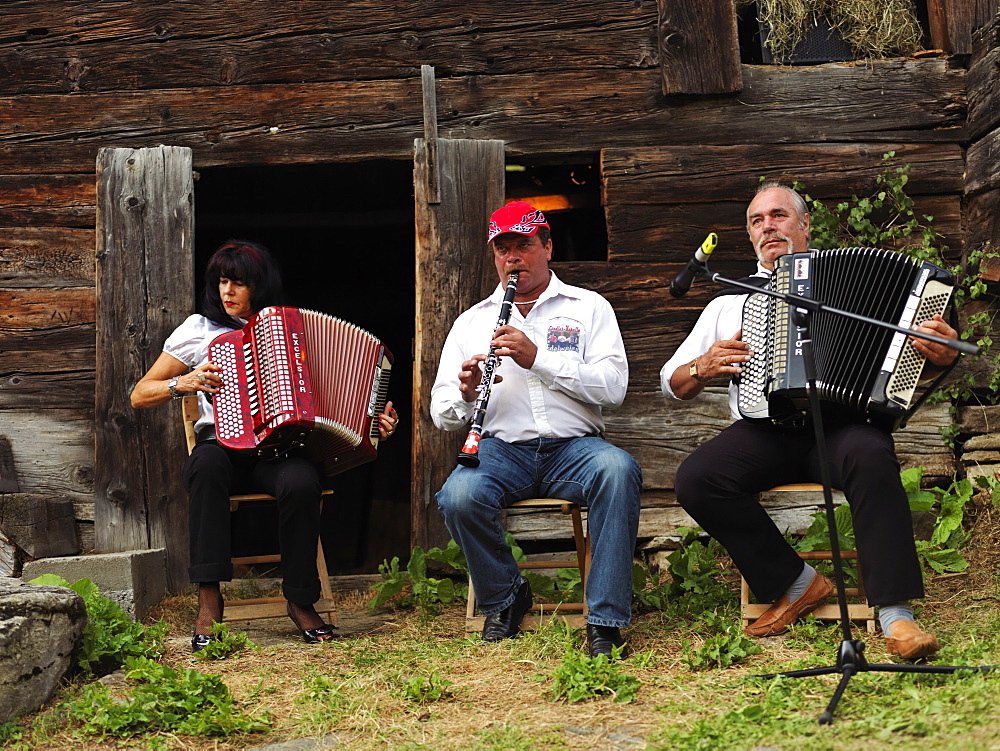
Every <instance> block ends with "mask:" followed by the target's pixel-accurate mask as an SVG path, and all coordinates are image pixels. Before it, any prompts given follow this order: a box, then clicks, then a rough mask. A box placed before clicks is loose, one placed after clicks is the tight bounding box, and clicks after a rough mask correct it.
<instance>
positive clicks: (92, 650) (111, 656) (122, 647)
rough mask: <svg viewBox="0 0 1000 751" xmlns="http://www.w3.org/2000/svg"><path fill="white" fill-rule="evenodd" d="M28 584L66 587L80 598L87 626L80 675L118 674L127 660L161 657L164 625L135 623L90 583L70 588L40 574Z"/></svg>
mask: <svg viewBox="0 0 1000 751" xmlns="http://www.w3.org/2000/svg"><path fill="white" fill-rule="evenodd" d="M31 583H32V584H43V585H48V586H53V587H68V588H69V589H72V590H73V591H74V592H76V593H77V594H78V595H80V596H81V597H82V598H83V601H84V604H85V605H86V607H87V625H86V626H84V628H83V639H82V640H81V643H80V646H79V648H78V649H77V652H76V662H77V666H78V667H79V669H80V670H82V671H83V672H85V673H93V674H97V675H103V674H105V673H110V672H112V671H114V670H117V669H118V668H119V667H120V666H121V665H122V663H123V662H124V661H125V660H126V658H128V657H149V658H154V657H159V656H160V655H162V654H163V639H164V637H165V635H166V633H167V624H166V623H164V622H163V621H160V622H158V623H156V624H154V625H152V626H144V625H143V624H141V623H136V622H135V621H133V620H132V619H131V618H130V617H129V615H128V613H126V612H125V611H124V610H122V608H121V606H119V605H118V603H116V602H115V601H114V600H109V599H108V598H107V597H103V596H102V595H101V592H100V590H99V589H98V588H97V585H96V584H94V583H93V582H92V581H90V579H80V580H79V581H77V582H76V583H74V584H70V583H69V582H68V581H66V580H65V579H63V578H62V577H61V576H56V575H55V574H42V575H41V576H39V577H37V578H35V579H32V580H31Z"/></svg>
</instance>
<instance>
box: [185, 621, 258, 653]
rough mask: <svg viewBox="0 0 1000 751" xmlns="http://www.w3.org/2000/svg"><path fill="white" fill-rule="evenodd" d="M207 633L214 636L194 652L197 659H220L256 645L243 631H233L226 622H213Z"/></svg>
mask: <svg viewBox="0 0 1000 751" xmlns="http://www.w3.org/2000/svg"><path fill="white" fill-rule="evenodd" d="M209 633H210V634H211V635H212V636H214V637H215V638H214V639H213V640H212V641H210V642H209V643H208V644H207V645H205V646H204V647H202V648H201V650H200V651H198V652H195V653H194V656H195V657H196V658H198V659H199V660H222V659H225V658H226V657H230V656H231V655H234V654H237V653H238V652H242V651H243V650H244V649H247V648H248V647H255V648H256V647H257V644H256V643H254V642H252V641H250V638H249V637H248V636H247V635H246V633H245V632H243V631H233V630H232V628H231V627H230V626H229V624H228V623H213V624H212V627H211V628H210V629H209Z"/></svg>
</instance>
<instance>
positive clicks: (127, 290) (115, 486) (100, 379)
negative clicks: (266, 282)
mask: <svg viewBox="0 0 1000 751" xmlns="http://www.w3.org/2000/svg"><path fill="white" fill-rule="evenodd" d="M96 235H97V269H96V278H97V289H96V295H97V348H96V373H95V393H94V526H95V530H94V532H95V544H96V548H97V550H98V551H99V552H124V551H129V550H148V549H153V548H165V549H166V556H167V572H166V584H167V588H168V590H169V591H178V590H179V589H180V588H181V587H182V586H183V585H184V584H186V583H187V561H188V530H187V518H188V511H187V494H186V493H185V491H184V487H183V482H182V480H181V467H182V466H183V463H184V457H185V449H184V433H183V429H182V425H181V416H180V411H179V408H178V407H176V406H175V405H173V404H172V403H171V404H168V405H165V406H164V407H160V408H158V409H152V410H142V411H139V410H135V409H133V408H132V406H131V404H130V402H129V394H130V393H131V390H132V387H133V386H134V385H135V383H136V381H138V380H139V379H140V378H141V377H142V376H143V375H144V374H145V373H146V371H147V370H148V369H149V366H150V365H152V363H153V361H155V360H156V358H157V357H158V356H159V354H160V352H161V351H162V345H163V342H164V340H165V339H166V337H167V335H169V334H170V332H171V331H173V330H174V328H176V327H177V326H178V325H179V324H180V323H181V322H182V321H183V320H184V318H185V317H187V316H188V315H190V314H191V312H192V311H193V310H194V294H193V293H194V239H193V238H194V177H193V171H192V154H191V149H189V148H186V147H177V146H159V147H156V148H142V149H128V148H105V149H101V150H100V151H99V152H98V156H97V228H96Z"/></svg>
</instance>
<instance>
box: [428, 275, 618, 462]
mask: <svg viewBox="0 0 1000 751" xmlns="http://www.w3.org/2000/svg"><path fill="white" fill-rule="evenodd" d="M550 274H551V276H550V279H549V286H548V287H546V288H545V291H544V292H542V294H541V296H540V297H539V298H538V302H536V303H535V305H534V307H533V308H532V309H531V310H530V311H529V312H528V316H527V318H525V317H524V316H522V315H521V313H520V311H519V310H518V309H517V306H516V305H515V306H514V310H513V311H512V313H511V317H510V321H509V324H510V325H511V326H513V327H514V328H517V329H519V330H521V331H523V332H524V333H525V334H526V335H527V336H528V337H529V338H530V339H531V341H532V342H534V344H535V345H536V346H537V347H538V354H537V355H536V357H535V362H534V364H533V365H532V366H531V368H530V369H528V370H525V369H524V368H522V367H520V366H519V365H517V364H516V363H515V362H514V361H513V360H512V359H511V358H509V357H504V358H501V363H500V366H499V368H498V369H497V374H498V375H501V376H503V381H502V382H500V383H496V382H495V381H494V384H493V388H492V390H491V392H490V401H489V405H488V407H487V410H486V418H485V421H484V425H483V431H484V434H486V435H490V436H494V437H496V438H500V439H502V440H504V441H507V442H508V443H513V442H517V441H528V440H532V439H534V438H538V437H543V438H575V437H578V436H583V435H591V434H598V433H603V432H604V417H603V416H602V414H601V408H602V407H617V406H618V405H619V404H621V403H622V401H623V400H624V399H625V391H626V389H627V387H628V363H627V361H626V359H625V345H624V344H623V342H622V336H621V332H620V331H619V329H618V320H617V318H615V312H614V310H612V308H611V305H610V303H608V301H607V300H605V299H604V298H603V297H601V296H600V295H599V294H597V293H596V292H591V291H590V290H585V289H581V288H580V287H573V286H570V285H568V284H564V283H563V282H561V281H560V280H559V279H558V277H556V275H555V274H552V273H551V272H550ZM503 293H504V286H503V285H497V288H496V290H494V292H493V294H492V295H490V297H488V298H487V299H485V300H483V301H482V302H479V303H477V304H476V305H474V306H472V307H471V308H469V309H468V310H467V311H465V312H464V313H462V315H460V316H459V317H458V319H457V320H456V321H455V324H454V325H453V326H452V328H451V331H450V332H449V334H448V338H447V339H446V340H445V343H444V348H443V349H442V351H441V361H440V363H439V365H438V372H437V379H436V380H435V381H434V386H433V388H432V389H431V417H432V419H433V420H434V424H435V425H436V426H437V427H439V428H441V429H443V430H459V429H461V428H462V427H464V426H467V425H468V423H469V420H470V419H471V416H472V411H473V406H474V402H467V401H465V399H463V398H462V393H461V392H460V391H459V388H458V387H459V380H458V374H459V372H460V371H461V369H462V363H463V362H465V361H466V360H469V359H471V358H472V356H473V355H475V354H487V353H488V351H489V343H490V341H491V340H492V339H493V329H494V328H495V327H496V322H497V317H498V316H499V315H500V303H501V301H502V300H503Z"/></svg>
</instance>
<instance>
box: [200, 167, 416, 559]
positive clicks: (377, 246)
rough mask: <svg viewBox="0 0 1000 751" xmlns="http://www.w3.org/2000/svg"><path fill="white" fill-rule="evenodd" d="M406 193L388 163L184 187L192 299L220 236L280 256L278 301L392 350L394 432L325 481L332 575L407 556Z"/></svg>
mask: <svg viewBox="0 0 1000 751" xmlns="http://www.w3.org/2000/svg"><path fill="white" fill-rule="evenodd" d="M412 185H413V164H412V163H411V162H393V161H374V162H360V163H351V164H319V165H292V166H273V167H233V168H210V169H204V170H199V179H198V181H197V182H196V183H195V248H196V269H197V273H198V274H199V276H198V279H197V284H198V296H199V297H200V292H201V288H202V279H201V276H200V274H201V271H202V269H204V266H205V263H206V261H207V260H208V257H209V255H211V253H212V252H213V251H214V250H215V249H216V248H217V247H218V246H219V245H221V244H222V243H223V242H225V241H226V240H228V239H231V238H238V239H246V240H252V241H254V242H258V243H261V244H263V245H265V246H266V247H267V248H269V249H270V250H271V251H272V252H273V253H274V255H275V256H276V257H277V259H278V260H279V262H280V264H281V267H282V275H283V278H284V282H285V290H286V293H287V295H288V300H287V303H288V304H289V305H294V306H296V307H300V308H311V309H313V310H318V311H320V312H322V313H327V314H330V315H333V316H337V317H338V318H342V319H344V320H346V321H349V322H351V323H354V324H356V325H358V326H360V327H362V328H364V329H366V330H368V331H370V332H371V333H372V334H374V335H375V336H377V337H378V338H379V339H381V340H382V341H383V342H385V344H386V345H387V346H388V347H389V349H390V350H391V351H392V353H393V356H394V363H393V369H392V377H391V380H390V387H389V398H390V399H391V400H392V402H393V404H394V406H395V407H396V410H397V411H398V412H399V414H400V417H401V419H402V428H401V429H400V431H399V432H398V433H397V434H396V435H395V436H394V438H393V439H392V440H390V441H385V442H383V443H382V444H381V445H380V447H379V455H378V458H377V459H376V460H375V461H374V462H372V463H370V464H367V465H364V466H362V467H358V468H355V469H353V470H350V471H348V472H346V473H344V474H343V475H340V476H338V477H335V478H333V480H332V482H331V487H333V488H334V490H335V491H336V492H335V494H334V495H333V496H332V498H331V499H330V500H329V501H328V502H327V503H326V505H325V508H324V512H323V530H322V535H323V544H324V547H325V549H326V555H327V560H328V563H329V566H330V572H331V573H333V574H349V573H372V572H375V571H376V570H377V568H378V564H379V563H381V561H382V560H383V559H385V558H391V557H392V556H394V555H398V556H400V558H402V559H404V560H405V559H406V558H408V557H409V550H410V547H409V546H410V509H409V505H410V449H411V445H410V443H411V441H410V431H409V430H408V425H409V423H410V414H411V407H412V405H411V394H412V382H413V373H412V362H411V346H412V344H411V343H412V340H413V336H414V319H413V310H414V274H415V270H414V259H413V249H414V226H413V187H412ZM246 521H247V523H246V524H244V522H243V521H242V520H241V521H240V522H239V524H240V526H241V528H242V527H244V526H247V527H250V528H253V529H258V528H263V529H265V530H267V529H269V528H270V527H273V517H272V518H271V520H270V521H268V522H263V523H261V524H258V523H255V522H254V520H249V519H248V520H246ZM265 537H267V535H265ZM254 544H258V543H257V541H255V542H254ZM261 544H266V545H270V542H264V543H261Z"/></svg>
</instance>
